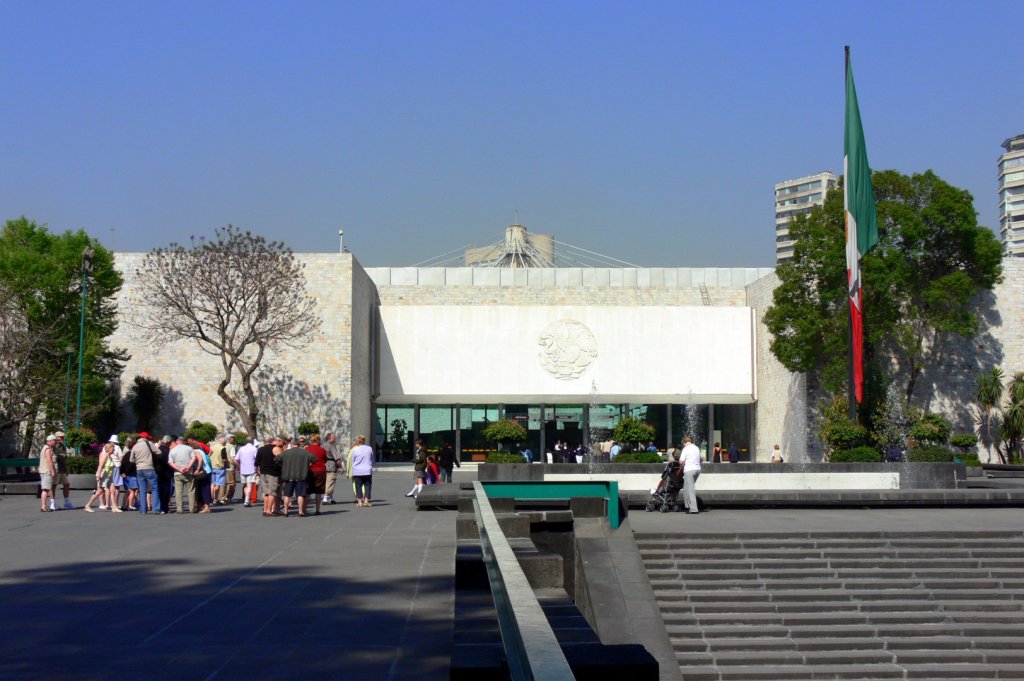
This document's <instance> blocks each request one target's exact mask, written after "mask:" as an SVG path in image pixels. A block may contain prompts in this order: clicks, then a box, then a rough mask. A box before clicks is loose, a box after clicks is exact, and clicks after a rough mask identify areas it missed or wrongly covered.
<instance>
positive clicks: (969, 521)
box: [629, 508, 1024, 533]
mask: <svg viewBox="0 0 1024 681" xmlns="http://www.w3.org/2000/svg"><path fill="white" fill-rule="evenodd" d="M629 521H630V524H631V525H632V527H633V530H635V531H636V532H712V533H713V532H811V531H815V532H827V531H831V532H852V531H872V530H875V531H885V532H936V531H943V530H947V531H951V532H962V531H965V530H983V529H991V530H1017V529H1020V527H1021V525H1022V524H1024V508H938V509H936V508H921V509H918V508H837V509H822V508H815V509H786V508H767V509H718V510H710V511H708V512H707V513H700V514H698V515H687V514H685V513H644V511H643V510H637V509H630V511H629Z"/></svg>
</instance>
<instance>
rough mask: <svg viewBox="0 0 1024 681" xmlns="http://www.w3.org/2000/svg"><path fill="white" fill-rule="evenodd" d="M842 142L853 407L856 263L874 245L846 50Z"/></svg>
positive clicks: (858, 333) (857, 386) (859, 383)
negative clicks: (844, 138)
mask: <svg viewBox="0 0 1024 681" xmlns="http://www.w3.org/2000/svg"><path fill="white" fill-rule="evenodd" d="M845 137H846V140H845V145H844V158H843V174H844V175H845V176H846V188H845V191H844V198H843V203H844V208H845V209H846V210H845V212H846V279H847V283H848V285H849V286H848V291H849V297H850V326H851V329H850V342H851V348H850V352H851V355H852V361H851V365H852V372H851V374H852V375H851V376H850V380H851V381H852V383H853V392H854V395H855V397H856V400H857V403H858V404H860V403H861V402H862V401H863V399H864V306H863V297H862V295H861V293H862V282H861V275H860V259H861V257H862V256H863V255H864V254H865V253H866V252H867V251H868V249H869V248H871V247H872V246H874V245H875V243H876V242H877V241H878V220H877V217H876V212H875V194H874V190H873V189H872V186H871V167H870V166H869V165H868V153H867V149H866V148H865V145H864V129H863V128H862V127H861V123H860V107H859V106H858V104H857V89H856V88H855V87H854V85H853V68H852V67H851V66H850V48H846V136H845Z"/></svg>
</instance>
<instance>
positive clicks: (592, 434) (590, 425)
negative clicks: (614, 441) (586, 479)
mask: <svg viewBox="0 0 1024 681" xmlns="http://www.w3.org/2000/svg"><path fill="white" fill-rule="evenodd" d="M597 404H598V403H597V381H596V380H592V381H591V382H590V410H589V411H588V412H587V442H589V443H590V447H589V449H588V451H587V453H586V455H585V456H586V459H585V460H584V461H583V463H585V464H587V472H588V473H593V472H594V463H595V460H596V458H597V457H596V456H594V453H595V452H599V451H600V448H601V445H600V443H599V442H598V441H597V428H595V427H594V416H595V415H596V414H597Z"/></svg>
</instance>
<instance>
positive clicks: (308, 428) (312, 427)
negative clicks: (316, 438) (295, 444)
mask: <svg viewBox="0 0 1024 681" xmlns="http://www.w3.org/2000/svg"><path fill="white" fill-rule="evenodd" d="M297 430H298V431H299V435H306V436H309V435H319V434H320V426H318V425H317V424H315V423H313V422H312V421H306V422H305V423H300V424H299V427H298V428H297Z"/></svg>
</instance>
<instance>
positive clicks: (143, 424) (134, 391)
mask: <svg viewBox="0 0 1024 681" xmlns="http://www.w3.org/2000/svg"><path fill="white" fill-rule="evenodd" d="M128 402H130V403H131V405H132V411H133V412H135V428H136V429H137V430H139V431H143V430H145V431H150V432H152V431H153V430H154V429H155V428H156V425H157V419H158V418H159V417H160V410H161V409H162V408H163V402H164V386H163V384H162V383H160V381H159V380H158V379H155V378H146V377H145V376H136V377H135V379H134V380H133V381H132V384H131V386H130V387H129V388H128Z"/></svg>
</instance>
